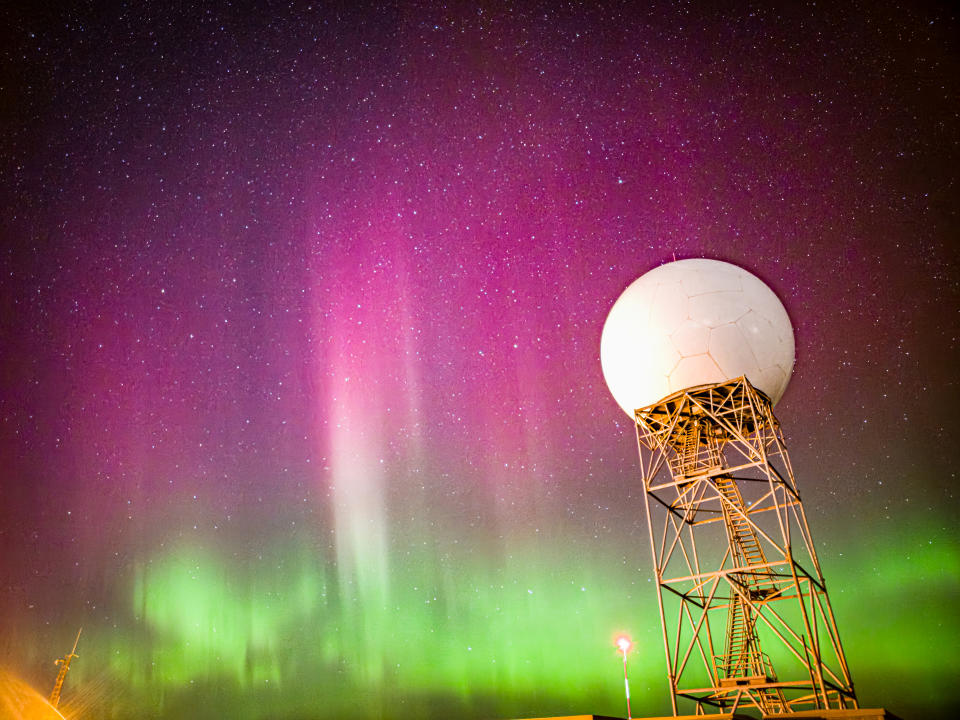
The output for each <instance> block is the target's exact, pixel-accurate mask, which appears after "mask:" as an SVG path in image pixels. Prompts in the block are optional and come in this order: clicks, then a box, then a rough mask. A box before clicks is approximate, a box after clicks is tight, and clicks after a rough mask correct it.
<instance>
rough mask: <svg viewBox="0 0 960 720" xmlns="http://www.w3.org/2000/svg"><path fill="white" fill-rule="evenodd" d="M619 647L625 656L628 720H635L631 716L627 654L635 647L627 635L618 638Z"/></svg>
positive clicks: (624, 675) (624, 668) (624, 683)
mask: <svg viewBox="0 0 960 720" xmlns="http://www.w3.org/2000/svg"><path fill="white" fill-rule="evenodd" d="M617 647H618V648H619V649H620V652H621V653H622V654H623V689H624V690H625V691H626V693H627V720H633V715H631V714H630V681H629V680H628V679H627V653H628V652H629V651H630V648H632V647H633V643H632V642H631V641H630V638H628V637H627V636H626V635H621V636H620V637H618V638H617Z"/></svg>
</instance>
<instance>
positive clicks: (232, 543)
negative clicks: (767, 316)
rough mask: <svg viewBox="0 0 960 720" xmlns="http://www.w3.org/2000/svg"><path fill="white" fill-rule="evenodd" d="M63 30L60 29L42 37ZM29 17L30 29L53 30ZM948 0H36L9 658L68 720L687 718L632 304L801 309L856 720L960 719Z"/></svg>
mask: <svg viewBox="0 0 960 720" xmlns="http://www.w3.org/2000/svg"><path fill="white" fill-rule="evenodd" d="M41 5H48V6H50V7H51V8H52V9H46V10H44V9H37V8H38V7H39V6H41ZM35 6H37V7H35ZM957 37H958V23H957V18H956V15H955V14H954V11H953V10H952V9H950V8H949V7H948V6H947V4H942V5H941V4H937V3H929V4H928V3H904V4H899V5H897V4H889V3H879V4H876V3H869V2H863V3H842V4H838V3H829V2H828V3H822V2H818V3H812V2H811V3H803V4H801V3H784V4H783V5H782V6H781V7H779V8H778V9H777V8H774V7H773V6H772V5H770V4H765V5H760V4H749V3H743V2H736V3H731V4H729V5H728V9H727V10H724V11H711V10H706V9H704V7H701V6H700V4H696V3H666V2H654V3H636V4H631V3H623V4H612V3H610V4H603V5H600V6H597V5H595V4H583V5H581V4H577V3H552V2H544V3H540V4H534V3H517V4H510V3H480V4H473V3H459V2H450V3H445V4H441V3H401V4H391V5H387V4H383V5H382V6H380V7H377V6H373V7H362V6H359V5H356V4H353V3H343V4H335V3H323V2H316V3H314V4H308V3H306V2H295V3H290V4H286V3H285V4H280V3H233V4H209V5H205V6H201V5H199V4H198V5H192V4H191V3H189V2H184V3H179V2H173V3H160V2H156V3H130V4H108V3H97V2H87V3H28V2H22V1H21V2H14V3H4V4H3V8H2V9H0V312H2V315H0V383H2V385H0V665H3V666H5V667H6V668H7V669H8V670H10V671H11V672H13V673H15V674H16V675H18V676H20V677H22V678H24V679H25V680H26V681H28V682H29V683H30V684H32V685H33V686H34V687H36V688H38V689H39V690H40V692H42V693H43V694H44V695H46V694H47V693H49V690H50V688H51V687H52V685H53V681H54V678H55V676H56V668H55V667H54V666H53V660H54V659H55V658H56V657H58V656H61V655H63V654H64V653H66V652H68V651H69V649H70V646H71V645H72V643H73V639H74V636H75V634H76V632H77V629H78V628H79V627H80V626H81V625H82V626H83V635H82V637H81V641H80V646H79V648H78V653H79V656H80V657H79V658H77V659H76V660H74V662H73V666H72V669H71V671H70V674H69V676H68V677H67V682H66V685H65V688H64V694H63V702H64V705H65V707H66V711H67V714H68V715H70V714H71V713H72V715H73V717H75V718H91V719H92V718H101V717H104V718H105V717H110V718H115V719H116V720H126V719H127V718H134V717H136V718H184V717H195V718H222V717H232V718H239V719H241V720H246V719H254V718H282V719H287V720H311V719H317V718H358V719H359V718H400V719H404V718H450V717H462V718H497V717H500V718H505V717H514V716H523V715H528V716H529V715H550V714H574V713H588V712H595V713H605V714H611V715H612V714H619V715H623V714H624V707H623V694H622V693H623V686H622V678H621V674H622V667H621V665H620V660H619V658H618V655H617V652H616V649H615V648H614V646H613V638H614V636H615V635H616V633H617V632H618V631H626V632H629V633H630V634H631V635H632V636H633V637H634V639H635V640H636V641H637V649H636V651H635V652H634V653H633V654H632V655H631V656H630V669H631V690H632V695H633V711H634V713H636V714H637V715H643V714H647V715H651V714H659V713H666V712H669V699H668V691H667V682H666V671H665V668H664V661H663V649H662V642H661V640H660V626H659V619H658V617H657V611H656V596H655V592H654V588H653V585H652V582H651V572H652V571H651V562H650V550H649V545H648V537H647V528H646V524H645V521H644V518H643V499H642V494H641V490H640V487H639V469H638V463H637V457H636V452H637V450H636V440H635V438H634V434H633V433H634V431H633V427H632V426H631V425H630V423H629V421H628V419H627V418H626V416H625V415H624V414H623V413H622V411H621V410H620V409H619V408H618V407H617V406H616V405H615V403H614V401H613V399H612V398H611V396H610V394H609V392H608V391H607V389H606V386H605V384H604V382H603V379H602V376H601V371H600V362H599V342H600V333H601V329H602V325H603V321H604V318H605V317H606V313H607V311H608V310H609V308H610V306H611V305H612V304H613V302H614V300H615V299H616V298H617V296H618V295H619V294H620V292H621V291H622V290H623V289H624V288H625V287H626V286H627V285H628V284H629V283H630V282H631V281H632V280H633V279H635V278H636V277H638V276H639V275H641V274H643V273H644V272H646V271H647V270H650V269H651V268H653V267H656V266H657V265H659V264H662V263H664V262H668V261H670V260H672V259H674V258H677V259H681V258H691V257H710V258H716V259H720V260H725V261H728V262H732V263H735V264H738V265H741V266H742V267H744V268H746V269H748V270H749V271H750V272H752V273H754V274H755V275H757V276H759V277H760V278H762V279H763V280H764V281H765V282H766V283H768V284H769V285H770V287H772V288H773V289H774V291H775V292H776V293H777V294H778V295H779V296H780V297H781V298H782V300H783V302H784V305H785V306H786V308H787V310H788V312H789V314H790V316H791V318H792V320H793V323H794V327H795V332H796V339H797V361H796V366H795V368H794V373H793V379H792V381H791V384H790V386H789V387H788V389H787V391H786V394H785V395H784V397H783V399H782V401H781V402H780V404H779V405H778V406H777V415H778V417H779V418H780V420H781V422H782V424H783V427H784V431H785V434H786V437H787V440H788V443H789V449H790V451H791V455H792V460H793V465H794V469H795V471H796V474H797V479H798V483H799V486H800V490H801V493H802V495H803V498H804V502H805V506H806V509H807V515H808V517H809V518H810V523H811V528H812V531H813V535H814V539H815V540H816V542H817V545H818V549H819V551H820V553H821V561H822V563H823V567H824V573H825V575H826V579H827V583H828V587H829V589H830V591H831V599H832V600H833V604H834V609H835V611H836V614H837V620H838V623H839V628H840V633H841V636H842V638H843V639H844V642H845V644H846V650H847V657H848V660H849V662H850V666H851V671H852V675H853V679H854V682H855V684H856V687H857V690H858V693H859V695H860V699H861V702H862V704H864V705H865V706H868V707H876V706H880V705H883V706H886V707H888V708H889V709H890V710H892V711H894V712H896V713H898V714H901V715H904V716H905V717H908V718H909V717H926V718H936V717H944V718H946V717H952V716H953V711H955V710H956V708H957V706H958V705H960V701H958V700H957V697H958V696H957V695H956V687H955V686H956V679H957V677H958V676H960V658H958V651H957V647H958V643H960V609H958V608H960V530H958V528H957V526H956V516H957V510H958V502H957V500H958V498H957V494H958V491H957V489H956V484H957V464H958V463H957V452H958V450H957V447H958V445H957V434H958V431H960V414H958V410H957V408H958V407H960V393H958V379H957V367H958V366H960V339H958V336H960V252H958V247H960V233H958V229H960V227H958V222H957V198H958V187H957V180H958V167H960V152H958V150H960V119H958V107H960V104H958V99H957V97H958V94H957V91H958V85H960V82H958V79H960V54H958V43H957Z"/></svg>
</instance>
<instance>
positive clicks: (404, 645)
mask: <svg viewBox="0 0 960 720" xmlns="http://www.w3.org/2000/svg"><path fill="white" fill-rule="evenodd" d="M925 538H926V536H925V535H922V534H921V533H920V532H919V531H917V530H915V529H911V526H909V525H906V526H904V527H903V528H902V529H901V532H899V533H897V534H890V533H888V534H886V535H885V536H883V537H882V538H881V539H880V540H878V541H877V542H876V544H874V545H872V546H867V545H861V546H859V547H856V548H853V552H849V551H848V552H845V553H843V554H841V553H840V552H839V548H836V550H837V552H833V550H834V547H833V546H832V545H828V548H827V549H826V550H825V551H823V553H822V554H823V555H824V556H825V558H826V563H825V565H826V567H825V573H826V574H827V581H828V587H829V588H830V592H831V599H832V601H833V604H834V608H835V611H836V614H837V619H838V623H839V627H840V632H841V637H842V638H843V640H844V642H845V646H846V650H847V655H848V660H849V661H850V664H851V669H852V672H853V676H854V681H855V683H857V688H858V691H859V692H860V693H861V697H862V700H863V702H864V703H865V704H866V705H870V706H873V705H878V704H887V705H889V706H890V707H891V708H892V709H893V710H894V711H898V708H902V706H903V703H902V701H901V702H898V701H899V698H898V696H896V695H895V693H898V692H900V689H899V688H885V687H878V686H875V685H872V684H871V683H872V679H873V678H875V677H884V676H885V675H887V674H889V672H890V670H891V669H895V670H896V672H897V673H899V674H902V676H903V677H905V678H910V680H911V682H914V681H915V682H917V683H919V686H918V687H923V688H925V690H924V692H929V693H933V695H932V697H941V696H942V697H941V699H942V700H943V701H947V697H946V694H945V693H946V692H947V690H946V689H944V688H947V687H948V686H949V683H946V682H945V680H946V678H948V677H952V676H955V674H956V673H957V672H960V663H958V662H957V660H956V657H955V653H954V650H953V647H952V646H948V645H949V644H944V638H950V637H957V636H958V635H960V619H958V617H957V615H956V613H955V612H953V608H955V607H956V605H955V604H952V603H955V602H956V601H957V600H958V599H960V598H958V581H957V578H958V577H960V553H957V552H956V550H955V549H954V548H953V547H952V546H951V544H950V543H942V544H941V543H936V542H930V541H928V540H927V539H925ZM510 547H511V550H510V551H509V552H507V553H506V557H505V558H497V557H492V556H487V555H484V554H483V553H482V552H480V550H479V549H478V550H477V551H476V552H464V553H463V554H462V555H460V556H458V557H455V558H447V559H446V560H445V561H442V562H441V561H440V560H439V559H438V556H437V551H436V549H435V548H432V547H430V548H427V547H424V548H423V549H422V550H419V551H418V552H414V551H413V550H411V551H409V552H405V553H402V554H401V553H397V554H395V556H393V557H392V558H391V565H390V575H389V586H385V587H384V589H383V598H384V602H383V604H381V605H378V606H374V607H371V606H369V604H367V603H364V602H362V601H361V600H360V599H359V598H358V595H357V592H356V589H355V587H353V586H352V585H351V584H350V582H349V579H346V580H344V579H343V578H339V577H338V575H337V572H336V569H335V566H334V565H333V564H332V563H331V561H330V560H324V559H322V558H321V557H320V554H319V553H318V552H317V551H316V550H315V549H313V548H312V547H311V546H310V545H309V544H308V543H305V542H303V541H301V540H300V539H298V538H294V539H291V538H289V537H288V538H287V539H285V540H283V541H278V542H276V543H274V545H273V546H271V547H268V548H265V549H264V552H263V553H262V554H261V556H259V557H257V558H256V559H255V560H254V561H251V560H249V559H247V560H245V561H243V562H241V561H240V560H239V559H238V558H236V557H234V556H233V555H231V554H230V553H226V552H217V551H212V550H209V549H204V548H203V547H202V546H201V545H200V544H199V543H198V544H195V545H190V544H183V545H180V546H178V547H176V548H174V549H172V550H168V551H166V552H164V553H162V554H159V555H157V556H156V557H154V558H152V559H151V560H150V561H148V562H144V563H142V564H141V565H140V566H139V567H138V569H137V572H136V574H135V577H134V578H133V581H132V582H131V584H130V587H129V588H128V589H127V592H128V593H129V604H130V609H131V618H132V626H131V627H129V628H127V629H126V630H125V631H123V632H119V633H114V634H112V638H111V641H110V644H111V646H110V650H109V652H110V661H109V665H110V671H111V675H112V676H113V678H114V679H115V680H116V681H117V682H118V683H120V684H122V685H124V686H126V687H129V688H130V693H131V697H134V698H135V697H140V696H142V698H143V699H144V700H146V699H150V700H151V701H152V702H153V705H152V706H155V707H161V708H164V709H163V710H161V715H165V716H173V714H175V710H174V709H173V708H177V707H180V706H179V705H177V704H176V703H175V702H173V701H175V700H176V699H177V698H185V697H195V698H197V699H198V701H200V700H202V698H204V697H206V696H207V695H206V694H209V693H210V692H211V688H218V687H219V688H221V689H225V688H227V689H230V692H229V693H227V695H229V698H230V699H229V701H225V702H229V703H235V704H236V707H231V709H230V712H231V713H233V714H234V715H235V716H236V717H250V718H259V717H267V716H271V717H275V716H283V715H284V714H286V715H287V716H290V717H305V716H306V717H310V715H309V714H307V715H304V713H308V712H309V708H312V707H313V702H314V698H315V697H316V694H317V693H318V692H319V693H321V694H322V695H323V697H324V698H325V700H324V702H325V703H326V705H325V707H327V706H329V707H330V708H334V710H333V711H332V712H334V713H335V714H342V716H344V717H350V716H353V717H379V716H381V715H383V714H384V713H385V714H386V715H387V716H390V717H394V716H396V717H411V718H412V717H418V716H422V715H424V714H428V713H431V712H432V713H436V708H437V707H438V706H439V707H448V708H450V712H454V711H471V712H474V713H480V714H484V713H485V714H487V715H490V716H498V715H499V716H501V717H510V716H512V715H513V716H520V715H523V714H527V715H530V714H537V713H543V714H550V713H555V714H563V713H567V714H569V713H571V712H595V713H607V714H617V713H620V714H622V709H621V704H622V697H621V693H622V685H621V684H620V681H619V677H620V676H619V675H618V670H617V666H616V665H617V659H618V657H619V656H618V654H617V651H616V649H615V648H614V647H613V638H614V636H615V634H616V632H618V631H621V630H624V631H627V632H629V633H630V634H631V635H632V637H633V638H634V640H635V641H636V643H637V647H636V651H635V652H634V653H632V654H631V656H630V671H631V688H632V689H633V691H634V692H633V694H634V707H635V709H642V711H643V712H645V713H647V714H655V713H657V712H662V711H664V708H668V699H667V693H666V680H665V677H664V674H665V673H664V668H663V648H662V640H661V636H660V627H659V619H658V614H657V610H656V599H655V594H654V589H653V585H652V583H651V582H650V581H649V580H648V578H647V577H646V576H645V564H643V565H640V566H639V568H640V569H638V566H636V565H635V566H633V567H632V568H631V567H629V566H628V565H626V564H624V563H622V562H618V561H617V560H616V559H614V560H612V561H610V562H593V559H592V558H590V557H584V556H583V555H582V554H581V553H579V552H578V551H577V547H576V543H575V542H573V541H571V542H569V543H566V544H563V543H560V542H557V543H552V544H548V545H538V544H534V543H529V544H528V545H526V546H524V545H523V543H522V541H521V540H519V539H515V540H514V541H513V542H512V543H511V545H510ZM544 547H550V548H552V549H550V550H544ZM633 551H634V552H635V554H636V555H637V556H638V559H639V560H641V561H642V560H645V557H646V554H647V548H646V547H645V546H644V545H638V546H634V548H633ZM611 557H613V555H612V550H611ZM616 557H622V555H619V556H616ZM911 583H914V584H916V585H917V586H918V587H919V588H921V590H920V591H918V592H916V593H910V594H909V595H907V594H905V591H904V588H906V587H909V586H910V585H911ZM370 637H373V638H375V642H372V643H368V644H365V643H364V642H362V639H363V638H370ZM91 653H92V651H91V649H90V648H89V647H88V648H87V655H88V656H89V655H90V654H91ZM82 667H83V666H82V665H78V668H82ZM79 678H80V675H78V679H79ZM223 692H226V690H223ZM205 693H206V694H205ZM221 694H222V693H221ZM938 694H939V695H938ZM227 695H224V697H227ZM157 698H162V699H163V700H162V702H158V700H157ZM244 698H246V700H245V699H244ZM179 702H184V701H183V700H181V701H179ZM171 703H173V704H171ZM438 704H439V705H438ZM639 712H640V710H638V714H639ZM900 712H903V710H902V709H901V710H900Z"/></svg>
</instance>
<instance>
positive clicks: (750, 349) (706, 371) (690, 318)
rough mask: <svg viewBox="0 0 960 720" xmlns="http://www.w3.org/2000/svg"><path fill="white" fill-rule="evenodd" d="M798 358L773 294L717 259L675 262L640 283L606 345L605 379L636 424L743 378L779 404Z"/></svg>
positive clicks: (608, 331) (610, 324)
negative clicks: (674, 401)
mask: <svg viewBox="0 0 960 720" xmlns="http://www.w3.org/2000/svg"><path fill="white" fill-rule="evenodd" d="M793 353H794V340H793V327H792V326H791V324H790V318H789V317H788V316H787V311H786V309H784V307H783V303H781V302H780V299H779V298H778V297H777V296H776V295H775V294H774V292H773V290H771V289H770V288H769V287H767V286H766V285H765V284H764V283H763V281H762V280H760V279H759V278H757V277H755V276H754V275H751V274H750V273H748V272H747V271H746V270H744V269H742V268H739V267H737V266H736V265H731V264H730V263H725V262H720V261H719V260H699V259H695V260H677V261H676V262H672V263H668V264H666V265H661V266H660V267H658V268H655V269H654V270H651V271H650V272H648V273H647V274H646V275H643V276H642V277H640V278H639V279H638V280H635V281H634V282H633V283H632V284H631V285H630V286H629V287H628V288H627V289H626V290H624V291H623V294H622V295H621V296H620V297H619V298H618V299H617V302H615V303H614V305H613V307H612V308H611V309H610V314H609V315H608V316H607V321H606V323H604V326H603V336H602V338H601V340H600V363H601V365H602V366H603V376H604V379H606V381H607V386H608V387H609V388H610V392H611V393H612V394H613V398H614V400H616V401H617V404H618V405H619V406H620V407H622V408H623V410H624V412H626V413H627V415H629V416H630V417H631V418H633V411H634V410H636V409H637V408H641V407H646V406H647V405H651V404H653V403H655V402H657V401H658V400H661V399H662V398H664V397H666V396H667V395H670V394H671V393H674V392H677V391H678V390H683V389H684V388H688V387H693V386H694V385H704V384H706V383H715V382H723V381H725V380H730V379H732V378H736V377H740V376H741V375H746V376H747V379H749V380H750V382H751V383H753V385H754V387H756V388H758V389H760V390H762V391H763V392H764V393H766V395H767V396H768V397H769V398H770V400H771V401H773V402H774V403H776V402H777V401H778V400H780V398H781V397H782V396H783V392H784V390H786V389H787V382H788V381H789V380H790V373H791V372H792V371H793Z"/></svg>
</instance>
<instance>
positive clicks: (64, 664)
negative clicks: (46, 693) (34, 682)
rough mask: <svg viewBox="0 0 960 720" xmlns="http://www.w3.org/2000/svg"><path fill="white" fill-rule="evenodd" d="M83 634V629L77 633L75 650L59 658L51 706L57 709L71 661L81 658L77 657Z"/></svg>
mask: <svg viewBox="0 0 960 720" xmlns="http://www.w3.org/2000/svg"><path fill="white" fill-rule="evenodd" d="M82 632H83V628H80V629H79V630H78V631H77V639H76V640H74V642H73V650H71V651H70V652H69V653H68V654H67V655H64V656H63V657H62V658H57V661H56V663H55V664H56V665H59V666H60V672H58V673H57V682H56V683H55V684H54V686H53V692H52V693H50V704H51V705H53V706H54V707H56V706H57V705H59V704H60V691H61V690H62V689H63V681H64V680H65V679H66V677H67V670H69V669H70V661H71V660H73V659H74V658H75V657H80V656H79V655H77V645H78V644H79V642H80V633H82Z"/></svg>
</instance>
